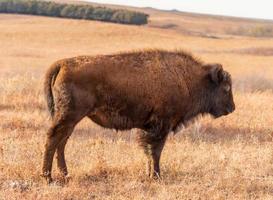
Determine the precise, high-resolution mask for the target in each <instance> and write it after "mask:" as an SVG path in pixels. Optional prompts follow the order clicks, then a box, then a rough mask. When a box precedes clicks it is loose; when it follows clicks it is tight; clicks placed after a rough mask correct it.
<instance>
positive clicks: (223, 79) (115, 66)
mask: <svg viewBox="0 0 273 200" xmlns="http://www.w3.org/2000/svg"><path fill="white" fill-rule="evenodd" d="M45 94H46V97H47V102H48V107H49V110H50V112H51V116H52V126H51V128H50V129H49V131H48V134H47V142H46V146H45V153H44V162H43V175H44V176H45V177H46V178H47V180H48V182H51V181H52V178H51V168H52V161H53V156H54V153H55V151H57V161H58V167H59V169H60V170H61V172H62V173H63V174H64V175H67V167H66V163H65V158H64V148H65V145H66V142H67V139H68V138H69V136H70V135H71V133H72V132H73V129H74V127H75V125H76V124H77V123H78V122H79V121H80V120H81V119H82V118H83V117H85V116H87V117H89V118H90V119H91V120H92V121H94V122H95V123H97V124H99V125H101V126H103V127H106V128H111V129H116V130H128V129H132V128H138V129H140V130H142V131H141V133H139V143H140V145H141V146H142V147H143V148H144V152H145V153H146V155H147V158H148V168H147V169H148V174H149V176H151V177H159V175H160V169H159V160H160V155H161V151H162V149H163V146H164V143H165V140H166V138H167V135H168V133H169V132H171V131H175V130H176V129H177V128H178V127H179V125H181V124H185V123H186V122H187V121H189V120H190V119H192V118H194V117H195V116H197V115H199V114H204V113H210V114H212V115H213V116H215V117H220V116H222V115H226V114H228V113H231V112H232V111H233V110H234V109H235V105H234V102H233V97H232V90H231V77H230V75H229V74H228V73H227V72H225V71H223V69H222V66H221V65H220V64H211V65H204V64H203V63H202V62H201V61H199V60H197V59H195V58H194V57H192V56H191V55H190V54H187V53H185V52H183V51H174V52H170V51H163V50H147V51H136V52H128V53H120V54H115V55H101V56H95V57H91V56H81V57H75V58H69V59H64V60H61V61H57V62H56V63H55V64H53V65H52V66H51V68H50V69H49V70H48V73H47V75H46V81H45Z"/></svg>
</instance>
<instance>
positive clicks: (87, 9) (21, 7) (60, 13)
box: [0, 0, 148, 25]
mask: <svg viewBox="0 0 273 200" xmlns="http://www.w3.org/2000/svg"><path fill="white" fill-rule="evenodd" d="M0 12H1V13H22V14H31V15H44V16H53V17H64V18H75V19H92V20H100V21H107V22H115V23H123V24H138V25H140V24H146V23H147V22H148V20H147V18H148V15H146V14H144V13H139V12H133V11H129V10H116V9H110V8H106V7H93V6H90V5H73V4H59V3H55V2H49V1H37V0H0Z"/></svg>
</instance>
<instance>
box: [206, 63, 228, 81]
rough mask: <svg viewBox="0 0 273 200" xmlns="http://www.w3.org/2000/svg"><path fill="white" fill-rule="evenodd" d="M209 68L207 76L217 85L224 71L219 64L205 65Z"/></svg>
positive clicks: (221, 79)
mask: <svg viewBox="0 0 273 200" xmlns="http://www.w3.org/2000/svg"><path fill="white" fill-rule="evenodd" d="M206 67H207V68H209V76H210V79H211V81H212V82H214V83H215V84H216V85H219V84H220V83H221V82H222V81H223V79H224V71H223V67H222V65H221V64H209V65H206Z"/></svg>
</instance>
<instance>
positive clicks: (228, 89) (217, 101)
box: [206, 64, 235, 118]
mask: <svg viewBox="0 0 273 200" xmlns="http://www.w3.org/2000/svg"><path fill="white" fill-rule="evenodd" d="M206 69H207V72H208V79H209V91H211V92H210V98H209V99H210V102H209V105H210V106H209V113H210V114H211V115H213V116H214V117H216V118H217V117H220V116H222V115H227V114H229V113H231V112H233V111H234V110H235V104H234V101H233V95H232V82H231V76H230V74H229V73H228V72H226V71H224V70H223V68H222V65H221V64H209V65H206Z"/></svg>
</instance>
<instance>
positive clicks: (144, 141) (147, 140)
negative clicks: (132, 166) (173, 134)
mask: <svg viewBox="0 0 273 200" xmlns="http://www.w3.org/2000/svg"><path fill="white" fill-rule="evenodd" d="M137 137H138V143H139V145H140V146H141V147H142V148H143V150H144V153H145V155H146V157H147V166H146V173H147V175H148V176H149V177H150V178H153V179H159V178H160V165H159V164H160V157H161V152H162V150H163V147H164V144H165V141H166V138H167V134H162V135H161V136H160V135H158V136H156V137H155V136H154V135H152V134H150V133H147V132H144V131H142V130H140V131H139V132H138V135H137Z"/></svg>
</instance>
